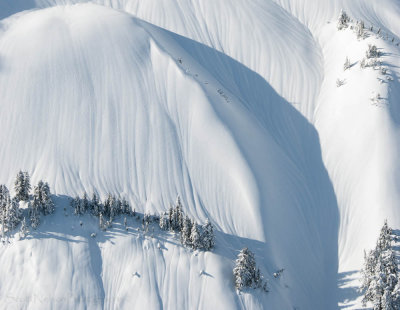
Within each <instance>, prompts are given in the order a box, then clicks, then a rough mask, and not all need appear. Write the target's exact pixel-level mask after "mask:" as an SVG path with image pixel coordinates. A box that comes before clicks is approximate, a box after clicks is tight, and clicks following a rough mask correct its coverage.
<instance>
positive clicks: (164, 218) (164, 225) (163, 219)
mask: <svg viewBox="0 0 400 310" xmlns="http://www.w3.org/2000/svg"><path fill="white" fill-rule="evenodd" d="M160 228H161V229H162V230H168V229H169V218H168V214H167V213H166V212H162V213H161V215H160Z"/></svg>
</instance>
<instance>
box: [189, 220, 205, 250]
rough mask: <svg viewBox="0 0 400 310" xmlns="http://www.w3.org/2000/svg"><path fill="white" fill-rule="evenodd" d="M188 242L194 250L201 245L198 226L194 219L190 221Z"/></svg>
mask: <svg viewBox="0 0 400 310" xmlns="http://www.w3.org/2000/svg"><path fill="white" fill-rule="evenodd" d="M190 243H191V244H192V248H193V249H194V250H197V249H200V248H201V247H202V242H201V236H200V231H199V226H198V225H197V223H196V222H195V221H193V223H192V230H191V232H190Z"/></svg>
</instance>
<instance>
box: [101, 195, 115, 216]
mask: <svg viewBox="0 0 400 310" xmlns="http://www.w3.org/2000/svg"><path fill="white" fill-rule="evenodd" d="M117 214H118V211H117V203H116V199H115V196H113V195H111V194H108V196H107V198H106V200H105V201H104V214H103V215H104V216H110V217H112V218H114V217H115V216H116V215H117Z"/></svg>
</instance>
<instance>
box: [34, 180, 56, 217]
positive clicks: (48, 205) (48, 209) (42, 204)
mask: <svg viewBox="0 0 400 310" xmlns="http://www.w3.org/2000/svg"><path fill="white" fill-rule="evenodd" d="M50 196H51V193H50V187H49V184H48V183H47V182H46V183H45V182H43V181H41V180H40V181H39V183H38V185H37V186H35V188H34V190H33V205H35V208H37V209H38V210H39V211H40V212H42V213H43V214H44V215H48V214H51V213H53V212H54V203H53V201H52V200H51V197H50Z"/></svg>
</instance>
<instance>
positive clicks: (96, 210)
mask: <svg viewBox="0 0 400 310" xmlns="http://www.w3.org/2000/svg"><path fill="white" fill-rule="evenodd" d="M91 209H92V214H93V215H94V216H99V215H100V212H101V211H102V208H101V203H100V199H99V197H98V196H97V194H96V193H95V192H94V193H93V195H92V201H91Z"/></svg>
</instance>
